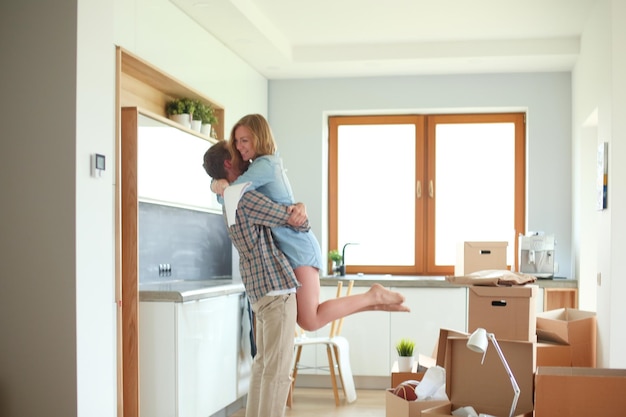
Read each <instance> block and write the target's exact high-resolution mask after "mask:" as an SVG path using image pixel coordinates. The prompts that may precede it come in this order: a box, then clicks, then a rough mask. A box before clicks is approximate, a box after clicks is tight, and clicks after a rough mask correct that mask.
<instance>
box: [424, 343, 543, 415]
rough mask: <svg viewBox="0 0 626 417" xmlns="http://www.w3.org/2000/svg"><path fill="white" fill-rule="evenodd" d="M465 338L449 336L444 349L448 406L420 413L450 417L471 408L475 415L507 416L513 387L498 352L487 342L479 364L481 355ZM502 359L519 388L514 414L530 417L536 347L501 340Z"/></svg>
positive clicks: (440, 347)
mask: <svg viewBox="0 0 626 417" xmlns="http://www.w3.org/2000/svg"><path fill="white" fill-rule="evenodd" d="M467 339H468V337H467V336H465V337H458V336H451V337H449V338H448V340H447V342H446V346H445V348H444V347H442V346H439V355H438V356H440V355H441V352H442V350H445V355H444V356H445V366H444V367H445V369H446V392H447V394H448V397H449V399H450V401H449V403H448V404H442V405H437V406H434V407H431V408H429V409H426V410H423V412H422V414H423V415H424V416H429V417H433V416H449V415H451V412H452V411H453V410H456V409H457V408H460V407H465V406H472V407H474V409H475V410H476V412H478V413H486V414H490V415H494V416H508V415H509V411H510V409H511V403H512V401H513V388H512V386H511V381H510V379H509V376H508V374H507V372H506V369H505V368H504V366H503V364H502V361H501V360H500V357H499V356H498V353H497V351H496V349H495V347H494V346H493V343H492V342H491V341H490V342H489V346H488V348H487V353H486V355H485V360H484V363H483V364H482V365H481V359H482V355H480V354H479V353H476V352H473V351H471V350H469V349H468V348H467V346H466V345H467ZM498 344H499V345H500V347H501V349H502V352H503V354H504V357H505V358H506V360H507V362H508V364H509V366H510V368H511V371H512V373H513V375H514V376H515V379H516V381H517V384H518V385H519V387H520V397H519V400H518V403H517V407H516V409H515V410H516V411H515V415H526V414H529V415H532V412H533V409H534V404H533V395H534V371H535V346H534V343H532V342H522V341H500V340H498Z"/></svg>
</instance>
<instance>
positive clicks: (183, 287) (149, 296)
mask: <svg viewBox="0 0 626 417" xmlns="http://www.w3.org/2000/svg"><path fill="white" fill-rule="evenodd" d="M351 279H353V280H354V286H355V287H369V286H371V285H372V284H374V283H376V282H378V283H380V284H382V285H384V286H385V287H395V288H401V287H411V288H454V287H461V286H464V285H457V284H452V283H450V282H448V281H446V279H445V277H443V276H406V275H369V274H367V275H361V274H356V275H346V276H343V277H339V276H323V277H321V279H320V285H322V286H336V285H337V281H339V280H344V281H348V280H351ZM534 284H536V285H538V286H539V288H578V281H576V280H573V279H565V278H554V279H538V280H537V281H536V282H535V283H534ZM244 291H245V289H244V286H243V284H242V283H241V282H233V280H232V279H212V280H203V281H165V282H155V283H145V284H139V301H160V302H164V301H170V302H175V303H183V302H186V301H193V300H200V299H204V298H211V297H219V296H221V295H228V294H235V293H241V292H244Z"/></svg>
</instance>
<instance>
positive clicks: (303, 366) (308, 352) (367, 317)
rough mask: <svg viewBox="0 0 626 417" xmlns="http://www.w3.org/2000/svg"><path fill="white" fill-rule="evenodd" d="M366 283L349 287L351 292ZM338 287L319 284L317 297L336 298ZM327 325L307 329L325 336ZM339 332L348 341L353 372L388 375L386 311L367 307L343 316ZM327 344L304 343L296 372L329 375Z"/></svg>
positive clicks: (357, 290)
mask: <svg viewBox="0 0 626 417" xmlns="http://www.w3.org/2000/svg"><path fill="white" fill-rule="evenodd" d="M368 289H369V287H357V286H355V287H354V288H353V289H352V294H360V293H364V292H365V291H367V290H368ZM336 292H337V287H334V286H333V287H329V286H322V287H321V288H320V301H324V300H328V299H331V298H335V296H336ZM329 331H330V325H327V326H325V327H322V328H321V329H319V330H317V331H315V332H307V333H306V334H307V336H308V337H315V336H317V335H319V336H328V332H329ZM341 336H344V337H345V338H346V339H348V342H349V344H350V364H351V367H352V374H353V375H388V374H389V368H388V358H389V351H388V336H389V313H388V312H379V311H367V312H363V313H357V314H353V315H350V316H348V317H346V318H345V319H344V321H343V326H342V329H341ZM324 367H326V368H327V367H328V357H327V354H326V348H325V347H320V346H305V347H304V349H302V356H301V357H300V368H299V370H298V375H317V374H320V375H328V371H327V370H324V369H323V368H324Z"/></svg>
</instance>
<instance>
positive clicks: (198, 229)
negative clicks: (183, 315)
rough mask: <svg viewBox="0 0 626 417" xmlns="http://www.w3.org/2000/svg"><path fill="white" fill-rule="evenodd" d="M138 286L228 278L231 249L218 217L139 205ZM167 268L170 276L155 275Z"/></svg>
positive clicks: (152, 205) (144, 203)
mask: <svg viewBox="0 0 626 417" xmlns="http://www.w3.org/2000/svg"><path fill="white" fill-rule="evenodd" d="M138 227H139V230H138V233H139V282H140V283H147V282H157V281H170V280H206V279H217V278H231V277H232V262H231V259H232V245H231V242H230V238H229V237H228V231H227V230H226V224H225V223H224V219H223V217H222V215H220V214H214V213H207V212H204V211H197V210H190V209H185V208H180V207H171V206H165V205H160V204H153V203H146V202H139V222H138ZM159 264H169V265H170V266H171V275H167V274H163V273H161V274H159Z"/></svg>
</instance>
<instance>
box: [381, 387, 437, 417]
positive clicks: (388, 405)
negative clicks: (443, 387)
mask: <svg viewBox="0 0 626 417" xmlns="http://www.w3.org/2000/svg"><path fill="white" fill-rule="evenodd" d="M447 402H448V401H407V400H405V399H403V398H400V397H398V396H397V395H395V394H394V393H393V389H392V388H390V389H388V390H387V392H386V393H385V411H386V414H385V415H386V416H387V417H420V416H421V415H422V411H424V410H426V409H428V408H432V407H437V406H439V405H444V404H446V403H447Z"/></svg>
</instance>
